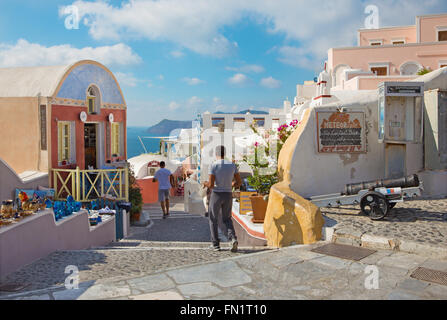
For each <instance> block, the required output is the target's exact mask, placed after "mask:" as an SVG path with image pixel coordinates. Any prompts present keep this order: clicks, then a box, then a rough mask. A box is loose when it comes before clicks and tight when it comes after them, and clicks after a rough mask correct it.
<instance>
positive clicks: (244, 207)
mask: <svg viewBox="0 0 447 320" xmlns="http://www.w3.org/2000/svg"><path fill="white" fill-rule="evenodd" d="M252 195H256V192H241V198H240V202H239V214H247V213H249V212H252V211H253V209H252V207H251V200H250V197H251V196H252Z"/></svg>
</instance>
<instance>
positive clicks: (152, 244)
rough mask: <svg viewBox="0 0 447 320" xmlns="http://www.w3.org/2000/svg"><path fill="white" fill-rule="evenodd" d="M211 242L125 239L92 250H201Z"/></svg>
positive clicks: (223, 243)
mask: <svg viewBox="0 0 447 320" xmlns="http://www.w3.org/2000/svg"><path fill="white" fill-rule="evenodd" d="M210 245H211V243H210V242H177V241H169V242H168V241H144V240H133V241H132V240H124V241H120V242H112V243H111V244H109V245H108V246H104V247H94V248H91V249H90V250H95V251H96V250H155V249H156V250H185V249H187V250H198V249H199V250H200V249H202V250H203V249H208V248H209V247H210ZM220 246H221V248H222V249H228V248H230V247H231V243H230V242H222V243H221V244H220ZM239 248H240V249H250V250H267V249H268V248H267V247H241V246H239Z"/></svg>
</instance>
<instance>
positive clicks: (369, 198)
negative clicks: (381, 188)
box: [360, 192, 390, 220]
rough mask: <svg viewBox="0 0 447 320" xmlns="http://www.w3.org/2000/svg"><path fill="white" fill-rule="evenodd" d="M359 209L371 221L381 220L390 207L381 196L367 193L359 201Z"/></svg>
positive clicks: (375, 193)
mask: <svg viewBox="0 0 447 320" xmlns="http://www.w3.org/2000/svg"><path fill="white" fill-rule="evenodd" d="M360 208H361V210H362V213H363V214H365V215H367V216H369V217H370V218H371V220H382V219H383V218H385V217H386V215H387V214H388V211H389V209H390V205H389V202H388V200H387V199H386V197H385V196H384V195H383V194H381V193H378V192H368V193H367V194H365V195H364V196H363V197H362V199H361V200H360Z"/></svg>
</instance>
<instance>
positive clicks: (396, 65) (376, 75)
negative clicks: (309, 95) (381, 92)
mask: <svg viewBox="0 0 447 320" xmlns="http://www.w3.org/2000/svg"><path fill="white" fill-rule="evenodd" d="M446 66H447V14H439V15H428V16H418V17H416V24H415V25H412V26H403V27H390V28H381V29H361V30H359V31H358V46H357V47H347V48H332V49H330V50H329V53H328V61H327V69H326V71H327V72H328V73H329V75H330V77H329V82H331V83H328V87H329V88H331V90H332V91H333V90H372V89H377V87H378V85H379V83H381V82H384V81H405V80H409V79H413V78H415V77H416V76H417V73H418V72H419V71H420V70H422V69H424V68H427V69H430V70H436V69H439V68H442V67H446Z"/></svg>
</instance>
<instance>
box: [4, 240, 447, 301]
mask: <svg viewBox="0 0 447 320" xmlns="http://www.w3.org/2000/svg"><path fill="white" fill-rule="evenodd" d="M318 245H321V243H319V244H315V245H311V246H294V247H289V248H284V249H280V250H273V251H267V252H261V253H254V254H250V255H240V256H234V257H231V258H225V256H221V258H220V259H219V261H215V262H211V263H210V262H207V263H202V264H199V265H195V266H186V267H179V268H174V269H169V270H158V271H157V272H152V273H149V274H145V275H142V276H129V277H127V278H125V279H124V278H121V279H107V280H104V281H101V282H98V281H96V282H95V281H91V282H86V283H82V284H81V285H80V287H79V289H73V290H65V289H63V288H59V289H51V290H42V291H37V292H28V293H26V294H22V295H13V296H9V297H7V299H56V300H72V299H79V300H100V299H129V300H162V299H171V300H172V299H212V300H222V299H225V300H242V299H243V300H275V299H282V300H286V299H287V300H307V299H309V300H315V299H342V300H343V299H352V300H363V299H388V300H407V299H410V300H413V299H442V300H447V286H442V285H438V284H435V283H430V282H424V281H420V280H416V279H413V278H411V277H410V275H411V273H412V272H413V270H415V269H416V268H418V267H419V266H424V267H426V268H431V269H435V270H439V271H444V272H447V262H446V261H444V262H442V261H437V260H433V259H428V258H426V257H421V256H418V255H412V254H406V253H400V252H393V251H389V250H387V251H385V250H384V251H381V250H379V251H377V252H375V253H373V254H372V255H370V256H368V257H366V258H365V259H363V260H360V261H359V262H354V261H350V260H343V259H339V258H335V257H330V256H325V255H322V254H318V253H314V252H311V251H310V250H311V249H312V248H314V247H315V246H318ZM371 266H376V267H377V269H376V268H372V269H373V270H375V271H377V272H378V273H377V275H378V278H377V280H378V282H377V284H378V287H375V286H368V284H374V281H370V280H371V278H370V277H371V275H372V272H371V270H372V269H371ZM375 271H374V272H375ZM216 275H218V276H216ZM368 288H369V289H368ZM3 298H6V297H3Z"/></svg>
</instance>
